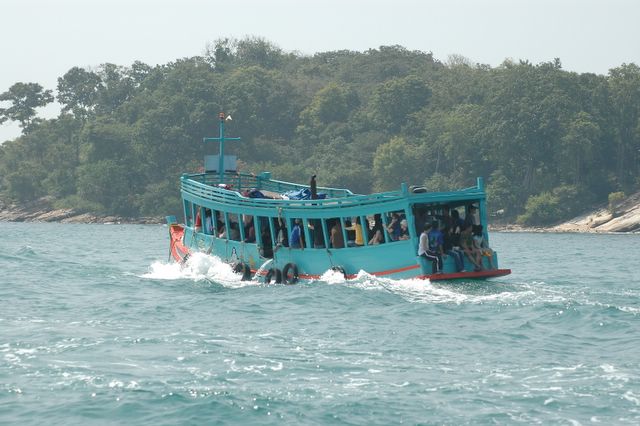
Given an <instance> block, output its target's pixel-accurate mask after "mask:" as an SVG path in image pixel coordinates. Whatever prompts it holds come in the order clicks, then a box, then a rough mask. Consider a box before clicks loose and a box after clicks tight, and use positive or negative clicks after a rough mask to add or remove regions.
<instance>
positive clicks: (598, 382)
mask: <svg viewBox="0 0 640 426" xmlns="http://www.w3.org/2000/svg"><path fill="white" fill-rule="evenodd" d="M0 235H2V238H0V424H2V425H93V424H96V425H103V424H109V425H111V424H115V425H118V424H122V425H131V424H135V425H154V426H155V425H218V424H220V425H227V424H228V425H254V424H255V425H283V424H285V425H397V424H407V425H432V424H433V425H475V424H478V425H485V424H489V425H493V424H526V425H529V424H545V425H546V424H557V425H587V424H602V425H612V424H620V425H637V424H640V267H639V266H640V262H639V259H640V235H637V234H636V235H591V234H549V233H494V234H491V240H490V242H491V245H492V246H493V248H494V249H496V250H497V251H498V252H499V255H500V266H501V267H505V268H511V269H512V270H513V273H512V274H511V275H509V276H506V277H501V278H496V279H491V280H487V281H466V282H441V283H431V282H429V281H423V280H391V279H385V278H376V277H373V276H371V275H369V274H367V273H366V271H361V272H360V273H359V274H358V276H357V278H355V279H350V280H347V281H345V280H344V278H343V277H342V276H340V275H336V274H334V273H333V272H331V271H328V272H327V273H325V274H324V275H323V276H322V278H321V279H319V280H316V281H312V282H304V283H299V284H297V285H292V286H286V285H276V284H272V285H264V284H261V283H258V282H241V281H240V280H239V277H238V276H236V275H235V274H234V273H233V272H232V271H231V269H230V268H229V267H228V266H227V265H226V264H224V263H222V262H221V261H220V260H219V259H217V258H215V257H211V256H206V255H195V256H193V257H192V258H191V259H190V261H189V263H188V264H187V265H186V266H185V267H184V268H181V267H180V266H179V265H177V264H175V263H172V262H170V261H169V232H168V229H167V227H166V226H161V225H119V224H111V225H97V224H92V225H90V224H54V223H0Z"/></svg>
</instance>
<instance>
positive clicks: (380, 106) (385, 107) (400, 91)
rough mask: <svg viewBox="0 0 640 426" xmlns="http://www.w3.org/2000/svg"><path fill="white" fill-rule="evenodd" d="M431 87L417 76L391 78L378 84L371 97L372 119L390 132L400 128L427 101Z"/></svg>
mask: <svg viewBox="0 0 640 426" xmlns="http://www.w3.org/2000/svg"><path fill="white" fill-rule="evenodd" d="M430 97H431V89H430V88H429V87H428V86H427V85H426V83H425V82H424V81H423V80H422V79H420V78H419V77H417V76H408V77H404V78H398V79H392V80H389V81H387V82H385V83H383V84H381V85H379V86H378V87H377V88H376V89H375V92H374V94H373V98H372V113H373V114H374V118H372V121H373V122H374V123H378V124H379V125H381V126H382V128H384V129H387V130H389V131H391V132H396V131H398V130H400V127H401V126H402V125H403V124H404V123H405V122H406V121H407V120H408V118H409V115H410V114H411V113H414V112H416V111H418V110H420V109H422V108H423V107H424V106H426V105H427V104H428V103H429V98H430Z"/></svg>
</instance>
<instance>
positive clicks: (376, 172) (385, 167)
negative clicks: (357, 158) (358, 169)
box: [373, 137, 418, 191]
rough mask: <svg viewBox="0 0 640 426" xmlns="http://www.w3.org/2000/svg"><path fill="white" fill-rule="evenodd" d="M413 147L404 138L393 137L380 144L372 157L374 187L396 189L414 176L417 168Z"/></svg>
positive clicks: (386, 189)
mask: <svg viewBox="0 0 640 426" xmlns="http://www.w3.org/2000/svg"><path fill="white" fill-rule="evenodd" d="M416 163H417V161H416V154H415V148H413V147H412V146H410V145H409V144H408V143H407V142H405V140H404V139H402V138H400V137H395V138H393V139H391V140H390V141H389V142H387V143H385V144H383V145H380V146H379V147H378V149H377V150H376V154H375V156H374V158H373V176H374V179H375V185H374V189H376V190H380V191H389V190H392V189H397V188H398V187H399V185H400V183H402V182H406V183H410V182H407V178H409V177H412V176H415V175H416V174H417V173H416V172H417V171H418V170H416V169H417V166H418V164H416Z"/></svg>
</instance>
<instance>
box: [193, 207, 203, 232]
mask: <svg viewBox="0 0 640 426" xmlns="http://www.w3.org/2000/svg"><path fill="white" fill-rule="evenodd" d="M194 230H195V231H196V232H200V231H202V218H201V217H200V208H198V211H197V212H196V223H195V225H194Z"/></svg>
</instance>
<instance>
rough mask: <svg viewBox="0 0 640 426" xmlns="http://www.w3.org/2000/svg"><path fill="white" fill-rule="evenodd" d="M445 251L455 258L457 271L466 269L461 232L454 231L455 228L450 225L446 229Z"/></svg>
mask: <svg viewBox="0 0 640 426" xmlns="http://www.w3.org/2000/svg"><path fill="white" fill-rule="evenodd" d="M443 248H444V252H445V254H446V255H448V256H451V257H452V258H453V261H454V263H455V264H456V271H457V272H466V271H465V270H464V251H463V250H462V249H461V248H460V234H456V233H455V232H454V228H452V227H449V228H445V230H444V246H443Z"/></svg>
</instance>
